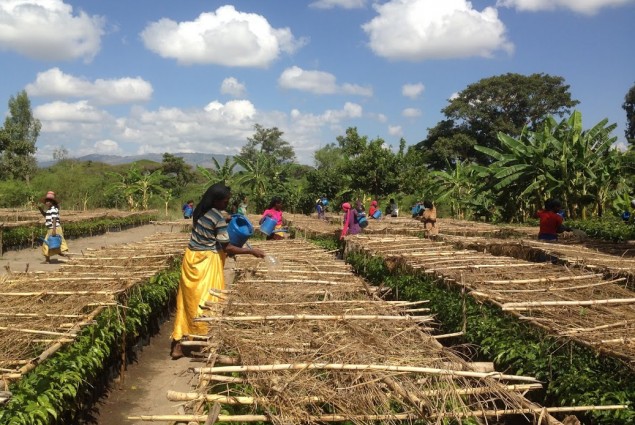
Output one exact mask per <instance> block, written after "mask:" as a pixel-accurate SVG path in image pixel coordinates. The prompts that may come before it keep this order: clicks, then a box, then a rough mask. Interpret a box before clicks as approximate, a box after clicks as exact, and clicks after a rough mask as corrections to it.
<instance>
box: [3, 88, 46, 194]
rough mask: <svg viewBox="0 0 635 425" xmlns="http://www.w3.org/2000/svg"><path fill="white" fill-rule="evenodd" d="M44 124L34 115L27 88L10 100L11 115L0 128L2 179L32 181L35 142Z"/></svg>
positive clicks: (34, 163) (34, 166)
mask: <svg viewBox="0 0 635 425" xmlns="http://www.w3.org/2000/svg"><path fill="white" fill-rule="evenodd" d="M41 128H42V124H41V123H40V121H39V120H38V119H37V118H35V117H34V116H33V112H32V110H31V101H30V100H29V96H28V95H27V93H26V91H25V90H22V91H21V92H20V93H18V95H17V96H16V97H14V96H11V98H10V99H9V114H8V115H7V117H6V118H5V120H4V126H3V127H2V128H1V129H0V180H5V179H14V180H25V181H27V182H28V181H29V180H30V179H31V177H32V176H33V174H34V173H35V170H36V167H37V165H36V161H35V151H36V150H37V148H36V147H35V142H36V141H37V138H38V136H39V135H40V129H41Z"/></svg>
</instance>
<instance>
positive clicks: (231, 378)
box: [200, 373, 247, 384]
mask: <svg viewBox="0 0 635 425" xmlns="http://www.w3.org/2000/svg"><path fill="white" fill-rule="evenodd" d="M200 376H201V378H203V379H207V380H209V381H218V382H228V383H235V384H241V383H244V382H247V380H246V379H244V378H239V377H236V376H225V375H214V374H211V373H201V375H200Z"/></svg>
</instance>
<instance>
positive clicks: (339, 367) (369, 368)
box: [194, 363, 538, 382]
mask: <svg viewBox="0 0 635 425" xmlns="http://www.w3.org/2000/svg"><path fill="white" fill-rule="evenodd" d="M285 370H336V371H357V372H377V371H384V372H409V373H423V374H431V375H449V376H464V377H470V378H493V379H506V380H512V381H514V380H515V381H525V382H538V381H537V379H536V378H532V377H528V376H518V375H505V374H503V373H500V372H493V373H482V372H472V371H463V370H450V369H438V368H430V367H417V366H394V365H372V364H365V365H362V364H342V363H339V364H328V363H288V364H272V365H248V366H219V367H203V368H194V371H195V372H196V373H211V374H215V373H230V372H243V373H244V372H250V373H255V372H275V371H285Z"/></svg>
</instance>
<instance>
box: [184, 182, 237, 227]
mask: <svg viewBox="0 0 635 425" xmlns="http://www.w3.org/2000/svg"><path fill="white" fill-rule="evenodd" d="M230 194H231V189H230V188H229V187H228V186H225V185H224V184H222V183H216V184H213V185H211V186H210V187H209V189H207V191H206V192H205V193H204V194H203V197H202V198H201V202H199V203H198V205H197V206H196V208H194V213H193V214H192V223H194V225H196V222H197V221H198V219H199V218H201V217H203V216H204V215H205V214H207V212H208V211H209V210H211V209H212V208H214V205H215V204H216V202H218V201H220V200H223V199H225V198H227V197H229V195H230Z"/></svg>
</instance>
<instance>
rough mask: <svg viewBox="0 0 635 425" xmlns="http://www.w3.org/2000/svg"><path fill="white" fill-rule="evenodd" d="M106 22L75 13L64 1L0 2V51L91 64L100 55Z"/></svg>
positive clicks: (27, 0)
mask: <svg viewBox="0 0 635 425" xmlns="http://www.w3.org/2000/svg"><path fill="white" fill-rule="evenodd" d="M104 25H105V20H104V19H103V18H102V17H100V16H89V15H88V14H86V13H85V12H81V11H80V12H79V13H76V14H73V7H72V6H71V5H69V4H66V3H64V2H63V1H62V0H2V1H0V50H12V51H14V52H17V53H19V54H21V55H24V56H27V57H30V58H33V59H38V60H72V59H78V58H83V59H84V60H85V61H90V60H92V59H93V57H94V56H95V55H96V54H97V52H99V49H100V44H101V36H102V35H103V33H104Z"/></svg>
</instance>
